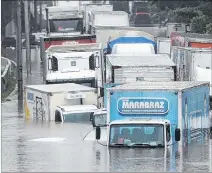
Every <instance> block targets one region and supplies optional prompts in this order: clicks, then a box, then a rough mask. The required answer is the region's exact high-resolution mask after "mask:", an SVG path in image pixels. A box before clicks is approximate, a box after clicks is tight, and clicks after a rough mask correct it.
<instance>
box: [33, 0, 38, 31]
mask: <svg viewBox="0 0 212 173" xmlns="http://www.w3.org/2000/svg"><path fill="white" fill-rule="evenodd" d="M34 15H35V22H36V24H35V26H36V28H35V30H36V32H37V29H38V28H37V23H38V8H37V0H34Z"/></svg>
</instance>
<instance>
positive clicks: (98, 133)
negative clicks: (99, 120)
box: [96, 126, 101, 140]
mask: <svg viewBox="0 0 212 173" xmlns="http://www.w3.org/2000/svg"><path fill="white" fill-rule="evenodd" d="M100 137H101V128H100V127H98V126H97V127H96V140H99V139H100Z"/></svg>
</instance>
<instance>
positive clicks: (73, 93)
mask: <svg viewBox="0 0 212 173" xmlns="http://www.w3.org/2000/svg"><path fill="white" fill-rule="evenodd" d="M24 93H25V98H24V107H25V115H26V118H27V119H40V120H43V121H45V120H46V121H54V120H55V111H56V109H57V107H58V106H73V105H97V94H96V89H95V88H91V87H87V86H83V85H78V84H74V83H65V84H51V85H27V86H25V88H24Z"/></svg>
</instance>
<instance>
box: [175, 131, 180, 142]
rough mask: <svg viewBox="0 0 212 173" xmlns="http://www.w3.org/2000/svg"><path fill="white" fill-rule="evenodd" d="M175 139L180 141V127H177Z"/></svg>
mask: <svg viewBox="0 0 212 173" xmlns="http://www.w3.org/2000/svg"><path fill="white" fill-rule="evenodd" d="M175 141H180V129H178V128H177V129H175Z"/></svg>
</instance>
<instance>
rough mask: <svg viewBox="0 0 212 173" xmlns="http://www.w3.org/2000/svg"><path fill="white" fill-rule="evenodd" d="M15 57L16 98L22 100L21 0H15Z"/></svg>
mask: <svg viewBox="0 0 212 173" xmlns="http://www.w3.org/2000/svg"><path fill="white" fill-rule="evenodd" d="M16 19H17V21H16V58H17V80H18V100H23V74H22V50H21V46H22V40H21V0H17V16H16Z"/></svg>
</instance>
